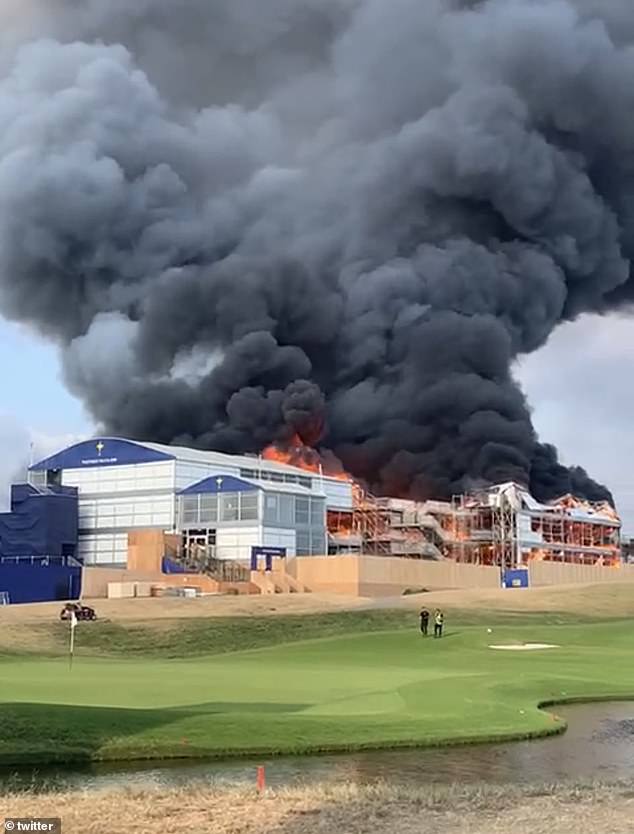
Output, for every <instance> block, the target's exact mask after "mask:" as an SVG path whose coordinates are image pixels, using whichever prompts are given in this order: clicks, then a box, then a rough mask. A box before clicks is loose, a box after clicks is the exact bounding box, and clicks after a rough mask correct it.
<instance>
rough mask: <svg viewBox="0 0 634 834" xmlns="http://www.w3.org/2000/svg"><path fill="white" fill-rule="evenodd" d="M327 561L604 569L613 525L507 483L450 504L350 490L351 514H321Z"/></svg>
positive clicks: (599, 512) (587, 509) (614, 539)
mask: <svg viewBox="0 0 634 834" xmlns="http://www.w3.org/2000/svg"><path fill="white" fill-rule="evenodd" d="M328 529H329V549H330V552H331V553H340V552H351V551H352V552H363V553H374V554H377V555H393V556H410V557H413V558H424V559H435V560H440V559H453V560H455V561H458V562H467V563H471V564H478V565H498V566H500V567H514V566H518V565H522V564H526V563H528V562H529V561H531V560H544V561H559V562H568V563H572V564H586V565H605V566H608V565H612V564H616V563H618V561H619V560H620V529H621V522H620V519H619V517H618V515H617V513H616V511H615V510H614V508H613V507H612V506H610V504H609V503H607V502H590V501H585V500H582V499H579V498H576V497H575V496H572V495H564V496H561V497H560V498H558V499H556V500H554V501H552V502H549V503H547V504H545V503H541V502H539V501H537V500H536V499H535V498H534V497H533V496H532V495H531V494H530V493H529V492H528V490H527V489H526V488H525V487H523V486H521V485H520V484H516V483H514V482H508V483H503V484H497V485H495V486H491V487H487V488H483V489H481V490H477V491H474V492H473V493H470V494H465V495H460V496H456V497H455V498H454V499H453V500H452V501H451V502H448V501H447V502H445V501H424V502H416V501H411V500H405V499H398V498H374V497H372V496H370V495H368V494H367V493H365V492H363V491H362V490H361V489H359V488H357V489H356V490H355V501H354V510H353V511H352V512H351V513H344V512H334V511H333V512H329V515H328Z"/></svg>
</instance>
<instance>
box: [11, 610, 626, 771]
mask: <svg viewBox="0 0 634 834" xmlns="http://www.w3.org/2000/svg"><path fill="white" fill-rule="evenodd" d="M414 613H415V612H414ZM412 617H413V615H412V612H392V611H374V612H348V613H338V614H328V615H315V616H312V617H279V618H260V619H247V618H236V619H231V620H225V619H218V620H204V621H192V622H187V621H185V622H183V621H181V623H180V625H179V626H176V625H171V626H170V627H168V628H163V629H158V630H157V629H151V628H149V627H141V626H136V627H132V628H123V627H121V626H115V625H111V624H107V623H97V624H87V625H85V626H84V625H81V626H79V627H78V630H77V643H78V649H79V650H80V653H79V654H78V655H77V656H76V658H75V663H74V667H73V669H72V671H69V668H68V663H67V660H66V659H65V657H64V656H63V654H59V655H58V656H50V657H36V656H33V655H24V656H21V657H16V656H10V655H9V656H4V657H1V658H0V727H2V732H1V733H0V764H19V763H26V762H29V763H30V762H38V763H43V762H54V761H89V760H100V759H140V758H163V757H191V756H222V755H228V754H232V755H234V754H243V755H246V754H254V753H267V754H269V753H297V752H308V751H325V750H353V749H362V748H371V747H381V746H400V745H407V746H411V745H417V744H427V745H431V744H446V743H457V742H462V741H476V740H491V739H501V738H510V737H532V736H535V735H540V734H544V733H547V732H553V731H555V730H557V729H561V728H562V724H561V722H557V721H556V720H554V719H553V717H552V716H551V715H549V714H547V713H545V712H543V711H540V710H539V709H538V708H537V707H538V704H539V703H540V702H545V701H555V702H556V701H560V700H567V699H578V698H583V699H598V698H605V697H627V696H634V668H633V667H632V664H631V645H632V642H633V641H634V624H632V623H631V622H629V621H628V622H618V621H612V622H605V621H604V622H585V623H583V622H578V621H577V622H574V618H571V617H568V618H565V617H562V616H560V615H556V614H551V615H522V616H513V615H507V616H500V615H498V614H496V615H495V617H496V621H497V623H498V624H497V625H496V626H495V628H494V633H493V634H492V635H489V634H487V631H486V628H485V623H486V625H487V626H488V625H489V624H490V623H489V622H488V621H487V620H486V619H485V617H484V616H483V615H481V614H477V613H473V612H472V613H470V614H464V615H462V614H459V613H455V612H452V614H451V622H450V624H449V627H448V631H447V635H446V637H444V638H443V639H442V640H440V641H434V640H433V639H432V638H427V640H423V638H422V637H421V636H420V635H419V634H418V632H417V631H416V629H415V627H413V625H412ZM490 619H491V618H490V617H489V620H490ZM55 628H58V626H57V625H56V626H55ZM59 628H62V627H59ZM66 634H67V632H65V631H60V633H59V641H60V643H59V644H60V647H61V646H62V645H63V638H64V637H65V636H66ZM492 640H494V641H495V642H504V641H509V640H527V641H529V640H530V641H544V642H554V643H558V644H560V646H561V648H559V649H554V650H550V651H544V652H495V651H492V650H490V649H488V648H487V645H488V643H490V642H491V641H492ZM239 647H242V651H236V649H238V648H239ZM60 650H61V649H60ZM117 653H119V654H122V655H123V656H122V657H117V656H114V655H116V654H117ZM108 654H110V655H111V656H107V655H108ZM176 654H180V655H181V657H180V658H179V659H177V658H176V657H175V655H176Z"/></svg>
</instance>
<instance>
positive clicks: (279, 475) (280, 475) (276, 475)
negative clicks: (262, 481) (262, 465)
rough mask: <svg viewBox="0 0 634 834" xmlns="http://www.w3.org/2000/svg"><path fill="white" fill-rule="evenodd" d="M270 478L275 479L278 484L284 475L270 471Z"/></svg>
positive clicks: (282, 480)
mask: <svg viewBox="0 0 634 834" xmlns="http://www.w3.org/2000/svg"><path fill="white" fill-rule="evenodd" d="M270 474H271V480H272V481H275V482H276V483H278V484H283V483H284V475H283V473H282V472H271V473H270Z"/></svg>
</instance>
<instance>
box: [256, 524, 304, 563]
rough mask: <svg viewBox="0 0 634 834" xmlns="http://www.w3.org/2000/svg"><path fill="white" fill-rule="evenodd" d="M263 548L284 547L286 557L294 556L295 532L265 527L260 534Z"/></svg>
mask: <svg viewBox="0 0 634 834" xmlns="http://www.w3.org/2000/svg"><path fill="white" fill-rule="evenodd" d="M262 544H263V545H264V547H285V548H286V555H287V556H295V555H296V547H297V545H296V536H295V530H284V529H283V528H278V527H265V528H264V530H263V534H262Z"/></svg>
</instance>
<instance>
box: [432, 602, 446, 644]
mask: <svg viewBox="0 0 634 834" xmlns="http://www.w3.org/2000/svg"><path fill="white" fill-rule="evenodd" d="M444 624H445V615H444V614H443V613H442V611H441V610H440V608H437V609H436V613H435V614H434V637H442V627H443V625H444Z"/></svg>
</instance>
